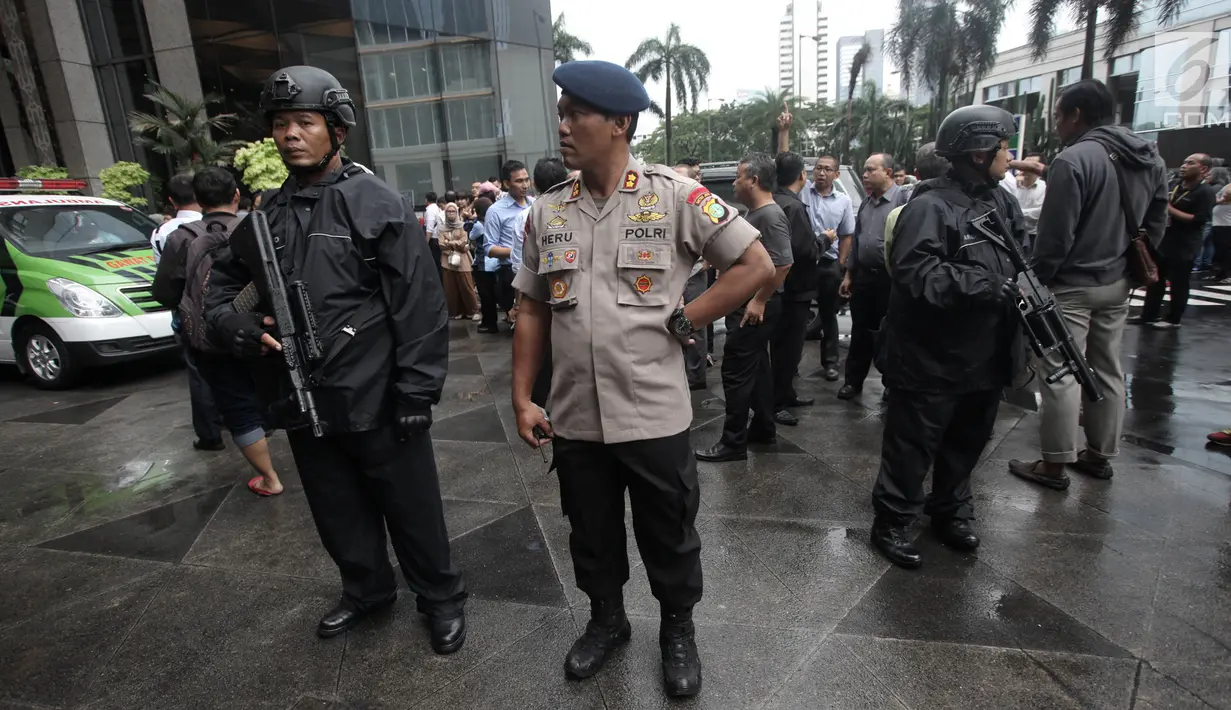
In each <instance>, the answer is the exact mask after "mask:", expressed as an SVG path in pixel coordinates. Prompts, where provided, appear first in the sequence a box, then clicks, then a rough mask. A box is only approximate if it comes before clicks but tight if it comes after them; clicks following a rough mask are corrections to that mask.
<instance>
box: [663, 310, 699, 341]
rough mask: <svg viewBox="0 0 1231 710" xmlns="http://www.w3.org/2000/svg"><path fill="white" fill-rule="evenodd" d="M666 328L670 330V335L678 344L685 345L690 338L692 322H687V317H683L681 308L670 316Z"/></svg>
mask: <svg viewBox="0 0 1231 710" xmlns="http://www.w3.org/2000/svg"><path fill="white" fill-rule="evenodd" d="M667 327H668V328H670V330H671V334H672V335H674V336H675V337H676V338H679V340H680V342H684V343H687V342H688V339H689V338H690V337H692V332H693V327H692V321H690V320H688V316H686V315H684V309H683V308H677V309H675V312H673V313H672V314H671V319H670V320H668V321H667Z"/></svg>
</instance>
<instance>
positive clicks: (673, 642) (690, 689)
mask: <svg viewBox="0 0 1231 710" xmlns="http://www.w3.org/2000/svg"><path fill="white" fill-rule="evenodd" d="M658 644H659V646H661V647H662V653H663V689H664V690H665V691H666V692H667V696H668V697H672V698H682V697H687V696H690V695H696V694H697V693H700V692H701V658H700V656H698V655H697V629H696V627H695V626H693V624H692V611H691V610H690V611H683V612H667V611H664V612H663V615H662V626H661V627H660V629H659V632H658Z"/></svg>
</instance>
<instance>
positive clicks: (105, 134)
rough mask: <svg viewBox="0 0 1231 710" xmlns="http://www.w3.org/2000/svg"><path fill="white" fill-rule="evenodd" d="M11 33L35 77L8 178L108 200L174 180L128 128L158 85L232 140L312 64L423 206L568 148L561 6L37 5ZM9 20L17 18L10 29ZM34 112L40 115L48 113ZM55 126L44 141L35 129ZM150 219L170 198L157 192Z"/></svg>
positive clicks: (451, 0)
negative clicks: (270, 91)
mask: <svg viewBox="0 0 1231 710" xmlns="http://www.w3.org/2000/svg"><path fill="white" fill-rule="evenodd" d="M20 5H21V6H23V7H24V10H25V16H24V17H25V19H24V21H23V22H22V23H21V25H20V26H17V27H16V28H15V30H14V31H12V32H10V31H9V30H10V29H13V28H12V27H10V26H6V27H5V30H6V32H5V38H4V40H5V44H6V47H7V48H8V52H7V53H6V57H7V56H11V55H12V51H13V50H12V46H13V45H14V43H16V42H18V41H20V42H21V43H22V44H23V45H24V48H25V50H26V51H25V52H23V53H22V55H23V56H24V57H25V60H24V61H22V62H20V64H22V66H21V67H15V68H14V70H13V72H14V75H17V76H24V77H28V78H29V82H30V89H31V90H29V91H27V92H26V95H25V96H23V98H22V99H21V100H20V101H14V100H12V97H13V95H14V94H15V93H16V92H14V91H12V90H11V82H10V81H9V80H7V79H4V78H3V77H4V72H0V89H3V90H4V91H6V92H7V93H3V95H4V96H6V97H7V98H8V99H9V100H8V101H5V102H0V174H4V175H12V174H13V172H14V171H15V170H16V169H17V168H21V167H24V166H26V165H31V164H38V163H40V162H53V163H58V164H60V165H63V166H64V167H65V168H66V169H67V170H68V174H69V176H71V177H74V178H86V179H88V180H89V181H90V184H91V187H92V188H93V190H95V191H97V190H99V189H100V188H101V184H100V182H99V179H98V175H99V172H100V171H102V170H103V169H105V168H109V167H111V165H112V164H114V163H115V162H116V161H118V160H125V161H130V160H131V161H136V162H138V163H141V164H142V165H144V166H145V167H146V168H148V169H149V170H150V172H152V173H154V174H155V176H156V178H157V179H158V180H159V181H165V180H166V179H167V178H168V177H169V175H170V173H171V171H172V169H173V166H172V165H170V164H169V161H168V159H167V158H166V157H165V156H162V155H159V154H157V153H155V152H153V151H151V150H149V149H147V148H144V147H143V146H141V145H139V144H137V143H135V142H134V141H133V137H132V133H131V131H130V130H129V125H128V115H129V113H130V112H132V111H133V110H140V111H147V112H152V111H154V110H155V106H154V105H153V104H152V103H151V102H150V100H149V99H148V98H146V96H145V94H147V93H148V92H149V91H150V90H151V88H152V86H153V82H158V83H160V84H162V85H163V86H165V87H167V88H168V89H170V90H171V91H174V92H175V93H177V94H179V95H181V96H184V97H185V98H187V99H188V100H193V101H200V100H201V97H202V96H207V95H211V94H216V95H218V96H220V97H222V101H221V103H220V104H219V105H217V106H216V107H213V108H212V109H211V112H227V113H234V114H238V115H239V116H240V120H238V121H236V123H235V125H234V127H233V128H232V130H231V132H230V134H229V135H228V136H227V138H229V139H239V140H259V139H261V138H263V137H265V136H267V135H268V126H267V125H266V124H265V122H264V121H263V120H262V118H261V115H260V111H259V106H258V103H259V98H260V94H261V88H262V85H263V83H264V82H265V80H266V78H267V77H269V75H270V74H271V73H273V72H274V71H275V70H277V69H278V68H279V67H284V66H288V65H292V64H309V65H312V66H316V67H320V68H322V69H325V70H327V71H330V72H332V73H333V74H334V75H335V76H337V77H338V79H339V80H341V82H342V84H343V85H344V86H346V88H347V89H349V90H350V96H351V98H352V99H353V100H354V101H355V103H356V107H357V108H358V111H357V112H356V114H357V115H356V118H357V119H358V122H359V125H358V126H356V127H355V129H354V130H352V131H350V133H349V135H348V140H347V142H346V152H347V155H348V156H350V157H351V158H353V159H354V160H356V161H358V162H360V163H363V164H365V165H367V166H369V167H370V168H372V170H374V171H375V172H376V173H377V174H378V175H380V176H381V177H383V178H384V179H385V180H386V181H387V182H388V183H389V184H390V185H391V186H392V187H394V188H395V189H396V190H398V191H399V192H401V193H403V194H404V195H406V196H407V197H409V198H411V199H412V201H414V202H415V203H421V202H422V196H423V194H424V193H426V192H429V191H435V192H443V191H445V190H446V189H450V188H452V189H459V190H461V189H469V187H470V184H471V183H472V182H474V181H475V180H483V179H485V178H487V177H488V176H490V175H495V174H497V173H498V172H499V170H500V165H501V163H502V162H503V161H505V160H507V159H509V158H516V159H518V160H521V161H522V162H524V163H526V164H528V165H529V164H533V163H534V161H535V160H537V159H538V158H541V157H544V156H547V155H551V154H552V153H553V152H554V151H555V148H556V135H555V134H556V127H555V123H556V111H555V103H556V96H557V94H556V87H555V86H554V85H553V84H552V82H551V72H552V69H553V67H554V66H555V61H554V54H553V51H552V46H551V7H550V0H448V1H447V2H445V1H443V0H431V1H428V0H351V1H347V0H209V1H208V2H206V1H204V0H189V1H187V2H185V0H174V1H172V0H107V2H98V0H66V1H60V0H23V2H22V3H20ZM5 19H6V20H7V18H5ZM27 102H31V103H34V102H37V103H34V108H35V109H37V110H36V111H35V110H31V111H27V110H26V109H28V108H31V107H30V106H27V105H26V104H27ZM31 114H33V115H37V116H40V117H44V116H45V118H46V120H44V121H42V122H40V123H38V124H37V125H35V126H30V125H29V123H30V122H29V121H28V120H27V116H28V115H31ZM145 190H146V194H145V196H146V197H147V198H150V203H151V205H155V204H161V198H162V195H155V194H152V190H151V189H150V188H149V187H148V186H147V187H146V188H145Z"/></svg>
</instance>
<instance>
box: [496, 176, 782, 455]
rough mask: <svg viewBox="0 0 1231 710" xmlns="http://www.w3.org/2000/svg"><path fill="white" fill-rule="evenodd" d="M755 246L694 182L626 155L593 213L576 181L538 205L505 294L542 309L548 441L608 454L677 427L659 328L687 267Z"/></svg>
mask: <svg viewBox="0 0 1231 710" xmlns="http://www.w3.org/2000/svg"><path fill="white" fill-rule="evenodd" d="M758 236H759V234H758V232H757V230H756V229H755V228H754V227H752V225H750V224H748V223H747V222H745V221H744V219H743V218H742V217H740V216H739V215H738V213H737V212H736V211H735V209H734V208H732V207H729V206H728V205H726V204H725V203H724V202H723V201H722V200H721V199H719V198H718V197H717V196H715V195H713V194H711V193H710V192H709V190H707V189H705V188H704V187H702V186H701V185H700V184H699V183H697V182H696V181H695V180H690V179H688V178H684V177H681V176H679V175H677V174H676V173H675V171H673V170H672V169H671V168H668V167H666V166H664V165H647V166H644V167H642V165H641V164H640V163H638V162H637V160H636V159H635V158H632V157H631V156H630V157H629V160H628V165H627V167H626V169H625V173H624V178H623V179H622V180H621V181H620V185H619V186H618V188H617V190H616V192H614V193H612V194H611V196H610V197H609V198H608V199H607V203H606V204H605V205H604V207H603V209H602V210H600V209H598V206H597V205H596V204H595V202H594V199H593V198H592V197H591V195H590V193H589V191H588V190H587V189H586V187H585V185H584V183H583V182H582V180H581V177H580V176H578V177H576V178H573V179H570V180H567V181H565V182H564V183H561V184H560V185H557V186H556V187H554V188H552V189H551V190H550V191H548V192H547V193H546V194H545V195H543V196H542V197H541V198H540V199H538V200H537V201H536V202H535V203H534V206H533V207H532V208H531V211H530V217H529V219H527V220H526V240H525V245H524V247H523V251H522V267H521V270H520V271H519V272H518V274H517V278H516V279H515V280H514V281H513V285H514V286H515V287H516V288H517V289H518V290H519V291H521V292H522V293H523V294H525V295H526V296H527V297H529V298H533V299H535V300H536V301H543V302H545V303H547V304H549V305H550V306H551V309H552V312H551V316H552V318H551V345H552V363H553V373H552V381H551V416H552V428H553V429H554V430H555V432H556V433H557V434H558V435H560V436H561V437H564V438H565V439H576V440H580V441H601V442H606V443H612V444H613V443H619V442H625V441H638V440H642V439H658V438H662V437H666V436H672V435H674V434H678V433H680V432H681V431H685V430H686V429H688V426H689V424H690V423H691V422H692V405H691V399H690V397H689V393H688V381H687V378H686V377H685V376H684V355H683V349H682V348H681V347H680V342H679V340H677V339H676V338H675V337H674V336H672V335H671V332H670V331H669V329H668V325H667V321H668V319H670V317H671V313H672V311H674V310H675V308H676V307H678V306H679V304H680V299H681V298H682V297H683V294H684V284H685V282H686V281H687V280H688V275H689V273H690V272H691V270H692V267H693V264H694V263H696V261H697V258H698V257H704V258H705V260H706V261H708V262H709V263H711V264H713V265H714V266H715V267H717V268H718V269H720V270H725V269H727V268H729V267H730V266H731V264H733V263H735V262H736V261H737V260H738V259H739V258H740V256H741V255H742V254H743V253H744V250H745V249H747V248H748V246H749V245H750V244H752V243H753V242H754V241H755V240H756V239H757V238H758Z"/></svg>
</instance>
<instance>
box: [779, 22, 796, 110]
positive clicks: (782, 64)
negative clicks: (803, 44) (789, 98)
mask: <svg viewBox="0 0 1231 710" xmlns="http://www.w3.org/2000/svg"><path fill="white" fill-rule="evenodd" d="M778 90H779V91H786V92H789V93H791V94H794V93H795V3H793V2H792V3H787V6H786V14H785V15H783V16H782V19H781V20H779V21H778Z"/></svg>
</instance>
